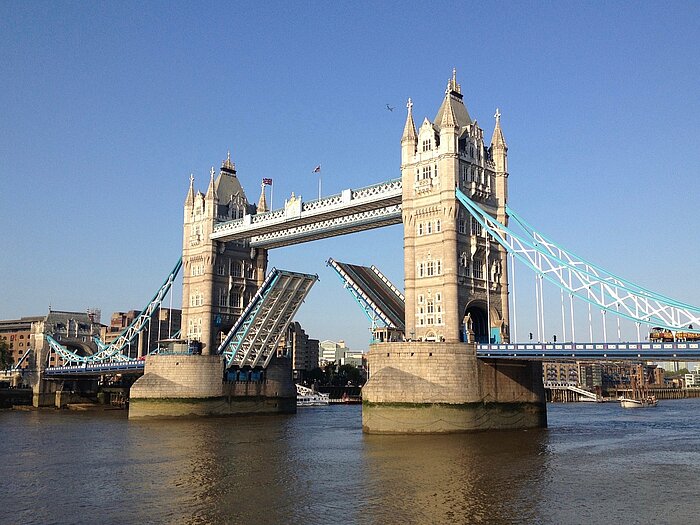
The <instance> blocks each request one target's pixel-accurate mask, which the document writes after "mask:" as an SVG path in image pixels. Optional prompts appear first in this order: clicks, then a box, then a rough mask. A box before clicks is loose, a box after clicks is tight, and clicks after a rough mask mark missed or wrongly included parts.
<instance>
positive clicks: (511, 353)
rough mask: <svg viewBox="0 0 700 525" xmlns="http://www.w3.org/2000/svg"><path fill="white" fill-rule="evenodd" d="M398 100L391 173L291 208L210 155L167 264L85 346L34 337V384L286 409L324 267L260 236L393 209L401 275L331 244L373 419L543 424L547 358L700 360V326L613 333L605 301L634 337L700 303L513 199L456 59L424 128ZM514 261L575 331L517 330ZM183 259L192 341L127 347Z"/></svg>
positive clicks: (362, 221) (337, 226)
mask: <svg viewBox="0 0 700 525" xmlns="http://www.w3.org/2000/svg"><path fill="white" fill-rule="evenodd" d="M407 108H408V113H407V117H406V122H405V126H404V131H403V135H402V137H401V178H400V179H393V180H389V181H387V182H383V183H379V184H375V185H372V186H368V187H365V188H360V189H347V190H344V191H342V192H341V193H339V194H337V195H331V196H329V197H324V198H319V199H318V200H313V201H310V202H306V201H304V200H303V199H302V198H301V197H300V196H295V195H294V194H292V195H291V196H290V197H289V198H288V199H287V200H286V201H285V205H284V207H283V208H281V209H278V210H268V207H267V202H266V200H265V192H264V185H263V187H262V191H261V195H260V198H259V200H258V202H257V204H251V203H250V202H249V201H248V199H247V198H246V195H245V193H244V191H243V188H242V186H241V183H240V181H239V179H238V177H237V172H236V168H235V165H234V164H233V162H232V161H231V158H230V154H229V156H228V157H227V159H226V160H225V161H224V163H223V164H222V166H221V169H220V171H219V174H218V176H216V177H215V175H216V174H215V172H214V169H213V168H212V171H211V175H210V180H209V185H208V188H207V191H206V193H200V192H195V189H194V180H193V178H192V177H191V178H190V187H189V191H188V193H187V197H186V200H185V205H184V228H183V250H182V260H181V262H178V264H177V265H176V269H175V270H173V272H171V274H170V276H169V277H168V278H167V279H166V281H165V283H164V285H163V286H162V287H161V289H160V290H159V292H157V293H156V295H155V296H154V298H153V300H152V301H151V302H149V304H148V305H147V306H146V307H145V308H144V311H143V312H142V314H141V315H140V316H138V317H137V319H136V320H135V321H134V324H132V326H130V327H128V328H127V329H125V330H124V332H123V333H122V334H121V335H120V337H119V338H118V339H117V340H116V341H115V342H114V343H112V344H110V345H105V344H102V343H101V342H100V341H99V340H96V348H95V351H94V352H92V353H90V352H87V353H86V352H85V351H81V352H79V351H76V350H75V349H72V350H71V349H69V348H68V346H66V345H67V342H66V341H57V340H56V339H54V338H53V337H52V336H51V335H50V334H48V333H47V334H46V335H45V336H41V337H39V336H37V340H38V339H41V342H40V343H39V344H38V347H40V351H39V352H38V354H37V355H38V356H39V357H38V360H39V361H40V362H45V358H46V355H47V353H50V352H53V353H54V354H55V355H57V356H60V359H61V361H62V363H63V364H64V366H53V367H43V368H42V367H41V366H38V367H37V369H38V370H40V371H39V372H38V379H37V380H36V381H35V385H38V386H36V387H35V388H36V390H37V392H38V391H39V390H41V388H45V386H44V387H42V386H41V385H46V384H47V382H50V381H51V380H52V379H55V378H62V377H80V376H81V375H83V376H89V375H91V374H92V375H99V374H102V373H110V370H111V371H112V372H115V371H119V372H120V373H134V372H136V373H143V376H142V377H140V378H139V379H138V380H137V381H136V382H135V383H134V384H133V386H132V387H131V393H130V397H131V405H130V414H129V416H130V417H136V418H138V417H164V416H165V417H169V416H179V415H190V414H195V415H213V414H242V413H251V412H252V413H265V412H293V411H294V410H295V406H296V405H295V400H296V389H295V386H294V384H293V383H292V380H291V365H290V356H289V355H288V353H287V351H286V349H285V348H284V345H283V344H282V338H283V335H284V332H285V330H286V328H287V326H288V325H289V323H290V322H291V321H292V319H293V316H294V315H295V313H296V312H297V310H298V309H299V308H300V307H301V306H302V303H303V301H304V298H305V297H306V296H307V294H308V293H309V291H310V290H311V287H312V286H313V284H314V282H315V281H316V280H317V277H316V276H314V275H307V274H302V273H296V272H289V271H285V270H278V269H272V270H271V271H270V272H268V271H267V252H268V250H270V249H274V248H280V247H284V246H287V245H291V244H298V243H305V242H310V241H313V240H316V239H322V238H327V237H332V236H336V235H344V234H349V233H353V232H359V231H364V230H368V229H372V228H378V227H383V226H387V225H392V224H399V223H402V224H403V239H404V247H403V252H404V287H403V291H400V290H399V288H398V287H397V286H395V285H394V284H392V283H391V282H390V281H389V280H388V279H387V278H386V277H385V276H384V275H383V274H382V273H381V272H380V271H379V269H377V268H375V267H369V268H367V267H363V266H358V265H354V264H350V263H345V262H339V261H335V260H333V259H329V260H328V265H329V266H331V267H332V268H333V270H334V271H335V272H336V273H337V274H338V276H339V277H340V278H341V280H342V281H343V284H344V286H345V288H346V289H347V290H348V291H349V292H350V293H351V294H352V296H353V298H354V299H355V300H356V301H357V303H358V304H359V305H360V307H361V308H362V309H363V311H364V312H365V313H366V314H367V316H368V318H369V320H370V322H371V324H372V332H373V334H374V342H373V344H371V346H370V351H369V354H368V365H369V380H368V382H367V384H366V385H365V386H364V388H363V391H362V395H363V410H362V424H363V430H364V431H365V432H368V433H442V432H464V431H473V430H485V429H506V428H507V429H522V428H532V427H540V426H545V425H546V405H545V397H544V387H543V382H542V370H541V364H540V362H541V361H542V360H566V359H569V360H570V359H614V358H616V357H617V358H619V359H659V360H664V361H671V360H681V359H682V360H690V359H693V358H695V359H700V343H699V342H698V341H697V340H696V341H691V340H685V341H669V342H639V343H620V342H619V340H620V336H619V331H620V329H619V324H618V337H617V340H618V342H612V341H610V342H609V341H607V335H606V315H605V314H610V316H611V317H612V316H616V317H617V318H624V319H628V320H631V321H633V322H635V323H636V325H637V339H638V341H641V339H642V337H641V333H640V328H639V327H640V326H649V325H650V326H658V327H660V328H662V329H665V330H671V331H678V330H685V332H684V333H691V334H698V333H700V330H698V328H700V309H699V308H697V307H694V306H692V305H687V304H684V303H680V302H678V301H674V300H673V299H670V298H668V297H665V296H663V295H661V294H658V293H655V292H652V291H650V290H647V289H645V288H643V287H640V286H638V285H635V284H633V283H631V282H629V281H627V280H625V279H622V278H620V277H618V276H615V275H613V274H611V273H609V272H606V271H605V270H603V269H602V268H600V267H598V266H596V265H594V264H592V263H589V262H587V261H585V260H583V259H581V258H579V257H577V256H575V255H574V254H572V253H571V252H569V251H567V250H565V249H564V248H562V247H561V246H559V245H558V244H556V243H555V242H553V241H552V240H551V239H549V238H547V237H546V236H544V235H543V234H541V233H540V232H539V231H537V230H536V229H535V228H533V227H532V226H531V225H529V224H528V223H527V222H526V221H525V220H524V219H523V218H522V217H520V216H519V215H518V214H517V213H516V212H515V211H514V210H512V209H511V208H510V207H509V206H508V204H507V200H508V177H509V172H508V157H507V152H508V147H507V145H506V141H505V138H504V134H503V131H502V129H501V122H500V113H499V112H498V110H497V111H496V114H495V127H494V131H493V135H492V137H491V142H490V144H488V145H487V144H486V142H485V140H484V132H483V130H482V128H481V127H480V126H479V125H478V123H477V122H476V121H475V120H472V118H471V116H470V114H469V111H468V110H467V108H466V106H465V104H464V101H463V95H462V90H461V86H460V85H459V84H458V83H457V79H456V74H455V72H454V71H453V75H452V78H451V79H450V80H449V81H448V84H447V89H446V90H445V94H444V98H443V100H442V104H441V105H440V107H439V109H438V111H437V114H436V116H435V118H434V119H433V120H432V121H431V120H429V119H427V118H425V119H424V120H423V121H422V122H421V124H420V126H419V127H416V125H415V122H414V118H413V104H412V102H411V100H410V99H409V101H408V104H407ZM263 184H264V183H263ZM511 223H512V224H511ZM515 260H517V261H519V262H520V263H522V264H524V265H525V266H526V267H528V268H529V269H531V270H532V271H533V272H534V273H535V276H536V281H537V284H536V287H535V290H536V294H537V336H538V337H537V340H538V341H543V340H544V338H545V336H544V334H545V326H544V306H543V296H544V294H543V288H542V285H543V282H544V281H548V282H550V283H552V284H554V285H555V286H556V287H558V288H559V289H560V290H561V301H562V318H564V317H565V315H564V314H565V307H564V303H565V297H566V298H567V299H568V301H569V311H570V321H571V323H570V327H571V328H570V332H569V335H568V336H567V333H566V323H565V322H564V321H563V323H564V326H563V332H564V333H563V342H560V343H544V342H532V341H528V342H526V343H522V342H518V341H513V339H514V338H515V334H516V333H517V319H516V312H517V310H516V309H515V308H514V304H515V297H514V295H515V294H514V293H512V294H511V289H510V288H511V283H509V275H510V276H511V278H512V276H513V271H514V270H512V267H513V264H512V263H513V262H514V261H515ZM180 266H182V271H183V298H182V325H181V333H180V334H179V337H180V338H181V339H183V340H186V341H188V342H189V344H190V347H194V348H195V352H194V353H188V354H182V353H168V352H164V351H163V349H148V350H147V351H146V352H144V354H148V355H145V359H135V358H133V357H132V356H131V354H130V352H128V351H125V349H126V348H129V349H130V345H132V344H135V343H134V341H135V338H136V337H138V335H139V334H140V333H141V332H142V331H143V330H145V329H147V327H148V326H149V322H150V319H151V318H152V316H153V314H154V312H155V311H156V309H158V308H159V307H160V304H161V302H162V301H163V297H164V295H165V293H167V290H168V289H169V288H170V285H171V284H172V281H173V279H174V277H175V275H176V274H177V271H178V270H179V269H180ZM513 292H514V290H513ZM574 299H576V300H578V301H581V302H583V303H584V304H586V305H588V308H589V320H590V315H591V314H590V308H591V306H593V307H595V308H596V309H598V310H599V311H601V313H602V323H603V334H604V335H603V337H604V341H603V342H602V343H596V342H593V333H592V329H591V331H590V334H589V340H590V342H589V343H578V342H576V341H577V338H576V334H575V333H574V327H575V323H574ZM511 308H513V312H512V315H511V310H510V309H511ZM693 326H695V327H696V328H693ZM168 336H173V334H168ZM193 341H194V342H196V343H197V344H196V345H192V344H191V343H192V342H193ZM200 350H201V354H202V355H198V353H199V351H200ZM139 355H140V354H139ZM13 373H14V372H13ZM39 398H40V397H37V396H35V400H36V399H39Z"/></svg>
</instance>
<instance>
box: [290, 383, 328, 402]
mask: <svg viewBox="0 0 700 525" xmlns="http://www.w3.org/2000/svg"><path fill="white" fill-rule="evenodd" d="M296 387H297V406H298V407H322V406H327V405H328V404H329V403H330V395H329V394H321V393H320V392H314V391H313V390H311V389H310V388H308V387H305V386H302V385H296Z"/></svg>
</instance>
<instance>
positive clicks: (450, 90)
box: [433, 69, 472, 128]
mask: <svg viewBox="0 0 700 525" xmlns="http://www.w3.org/2000/svg"><path fill="white" fill-rule="evenodd" d="M462 98H463V97H462V86H460V85H459V84H458V83H457V70H456V69H453V70H452V78H451V79H450V80H449V81H448V82H447V89H445V98H444V99H443V101H442V104H441V105H440V109H438V112H437V115H435V120H433V122H434V123H435V125H436V126H438V127H440V126H442V121H443V119H444V118H445V112H448V111H449V110H450V108H451V111H452V113H453V114H454V120H455V122H454V124H456V125H457V126H459V127H460V128H465V127H466V126H467V125H469V124H471V123H472V119H471V117H469V112H468V111H467V108H466V106H465V105H464V102H463V101H462ZM447 118H448V121H449V119H450V116H449V115H448V117H447Z"/></svg>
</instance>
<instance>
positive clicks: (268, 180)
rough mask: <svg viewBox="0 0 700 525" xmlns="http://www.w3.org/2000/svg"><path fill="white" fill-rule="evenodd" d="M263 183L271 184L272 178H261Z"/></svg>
mask: <svg viewBox="0 0 700 525" xmlns="http://www.w3.org/2000/svg"><path fill="white" fill-rule="evenodd" d="M263 184H264V185H265V186H272V179H263Z"/></svg>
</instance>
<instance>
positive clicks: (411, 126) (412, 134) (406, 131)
mask: <svg viewBox="0 0 700 525" xmlns="http://www.w3.org/2000/svg"><path fill="white" fill-rule="evenodd" d="M406 107H407V108H408V115H407V116H406V125H405V126H404V127H403V135H402V137H401V142H404V141H415V142H417V141H418V134H417V133H416V124H415V123H414V122H413V102H411V99H410V98H409V99H408V103H407V104H406Z"/></svg>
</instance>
